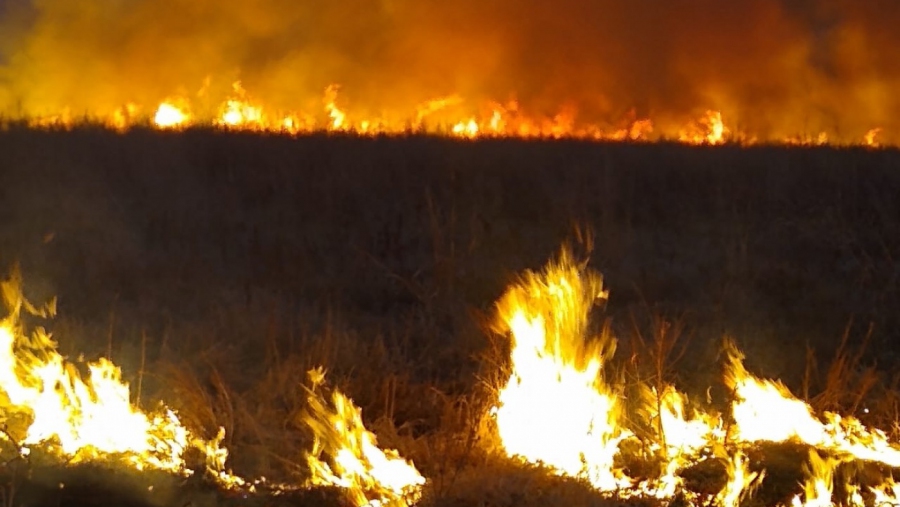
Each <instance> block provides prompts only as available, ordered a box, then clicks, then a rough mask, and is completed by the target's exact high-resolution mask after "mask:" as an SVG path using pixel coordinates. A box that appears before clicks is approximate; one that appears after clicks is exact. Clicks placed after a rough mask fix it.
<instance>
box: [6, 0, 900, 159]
mask: <svg viewBox="0 0 900 507" xmlns="http://www.w3.org/2000/svg"><path fill="white" fill-rule="evenodd" d="M0 8H2V10H3V15H2V16H3V18H2V23H3V25H2V26H0V33H2V35H0V54H2V56H0V58H2V60H0V63H2V66H0V109H2V110H3V111H5V113H6V115H8V116H32V117H44V116H54V115H68V116H70V117H72V118H78V117H84V116H95V117H104V118H105V117H109V116H112V115H113V114H114V112H115V111H117V110H124V109H123V108H126V106H128V105H131V106H132V108H131V109H130V111H133V112H134V114H136V115H143V117H145V118H150V119H152V118H153V115H154V114H155V112H156V111H157V108H158V106H159V104H160V103H162V102H163V101H167V100H171V99H173V98H178V99H179V100H185V101H188V102H189V103H190V111H189V112H190V114H192V115H194V117H196V118H206V119H208V120H209V121H215V119H216V118H219V117H220V115H221V105H222V104H223V103H224V102H225V101H226V100H228V99H229V97H230V94H232V92H233V90H234V88H233V84H234V83H235V82H237V81H240V83H241V86H242V87H243V89H244V90H246V91H247V93H248V94H249V95H251V96H252V97H254V99H255V100H257V101H258V102H259V103H260V104H261V105H264V106H265V108H266V110H268V111H273V114H275V113H274V112H278V114H283V115H285V116H286V115H287V114H288V113H289V112H295V111H303V112H306V113H308V114H309V115H312V116H314V117H315V118H316V120H317V121H319V122H320V123H327V122H328V121H330V118H334V116H333V115H331V116H330V115H329V111H327V110H325V109H323V90H325V89H326V88H327V87H328V86H329V85H332V84H336V85H339V87H340V88H339V92H340V93H339V96H338V101H337V107H339V108H341V109H342V110H346V111H348V114H349V115H350V116H351V117H355V118H363V117H365V118H376V119H378V120H379V121H384V122H389V123H394V124H396V123H398V122H415V121H416V120H417V111H419V112H420V114H419V116H421V111H422V105H423V104H428V103H429V101H434V100H435V99H440V98H444V97H450V96H455V97H459V98H461V100H456V101H453V103H454V104H455V105H452V106H449V107H450V108H452V115H451V111H450V109H447V108H445V109H443V110H442V111H444V112H446V113H447V114H448V115H450V116H448V120H447V121H451V120H452V122H453V123H456V122H457V121H459V120H461V119H463V120H465V119H466V118H469V117H470V116H478V117H481V116H483V115H486V118H487V119H490V118H491V111H490V109H489V108H488V110H487V112H485V111H484V109H485V107H486V105H487V104H491V103H499V104H508V103H509V102H510V101H511V100H515V101H516V103H517V105H516V107H517V108H519V110H521V111H527V112H528V114H529V115H532V116H534V117H540V118H555V117H557V116H558V115H559V114H560V113H561V112H564V114H565V115H566V118H567V120H566V121H569V122H576V123H577V122H586V123H591V124H598V125H604V126H610V127H616V126H621V125H622V122H623V119H627V118H650V119H652V121H653V126H654V129H653V132H654V133H655V135H666V136H667V137H678V132H679V129H680V128H682V127H683V126H684V125H685V124H686V122H688V121H689V120H691V119H695V118H697V117H700V116H702V115H703V114H705V112H706V111H708V110H714V111H721V113H722V115H723V117H724V118H725V119H726V122H727V123H728V124H729V126H730V128H732V129H733V130H737V131H740V132H746V133H749V134H750V135H752V136H753V137H756V138H759V139H785V138H812V139H815V138H817V137H818V136H819V135H820V133H823V132H824V133H826V135H827V138H828V139H829V140H830V141H841V140H844V141H848V142H849V141H854V142H861V141H862V139H863V138H864V136H865V135H866V133H867V132H869V131H870V130H871V129H873V128H881V129H882V130H881V131H880V135H879V141H882V142H890V143H896V142H897V141H900V121H898V120H897V119H896V118H898V117H900V115H898V114H897V113H898V112H900V99H898V97H897V94H896V93H893V91H894V90H896V89H897V87H898V85H900V54H898V53H900V50H898V49H897V48H898V47H900V46H898V45H897V42H898V41H897V38H898V37H900V36H898V35H895V33H896V31H895V30H894V29H893V27H895V26H898V24H900V4H898V3H897V2H893V1H891V0H870V1H868V2H858V1H851V0H825V1H812V0H739V1H733V2H712V1H705V0H672V1H667V2H664V1H661V0H650V1H645V2H621V1H613V0H558V1H555V2H538V1H530V0H529V1H524V2H523V1H513V0H458V1H455V2H432V1H422V0H335V1H330V2H313V1H308V0H307V1H288V0H263V1H259V2H244V1H241V0H218V1H215V2H212V1H204V0H199V1H198V0H80V1H72V0H31V3H30V4H29V3H28V2H26V1H24V0H5V3H4V2H3V1H0ZM440 113H441V112H440V111H439V112H438V113H436V114H434V116H433V117H429V118H433V119H434V120H435V121H438V120H439V119H440V118H441V116H440ZM329 116H330V118H329ZM294 121H295V120H291V121H290V122H291V123H292V124H294ZM296 121H300V120H296ZM348 121H350V120H348ZM486 124H487V122H485V125H486ZM626 125H627V122H626ZM463 128H464V127H463ZM482 128H484V127H482Z"/></svg>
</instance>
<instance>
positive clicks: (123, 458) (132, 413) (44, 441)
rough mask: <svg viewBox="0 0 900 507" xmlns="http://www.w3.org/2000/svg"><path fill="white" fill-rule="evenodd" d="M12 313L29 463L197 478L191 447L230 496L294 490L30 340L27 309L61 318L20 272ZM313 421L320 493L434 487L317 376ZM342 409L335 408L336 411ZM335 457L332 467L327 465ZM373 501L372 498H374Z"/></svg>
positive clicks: (379, 498)
mask: <svg viewBox="0 0 900 507" xmlns="http://www.w3.org/2000/svg"><path fill="white" fill-rule="evenodd" d="M0 289H2V296H3V299H4V302H5V303H6V306H7V308H8V311H9V315H8V316H7V317H6V318H5V319H3V320H2V321H0V416H2V417H3V419H4V420H5V424H6V426H5V427H4V431H3V432H2V436H0V438H4V437H5V438H14V439H15V443H16V446H15V447H16V448H17V449H19V450H20V452H21V453H23V455H27V454H30V452H31V450H32V449H33V448H37V447H40V448H41V449H42V450H45V451H49V452H50V453H51V454H52V455H54V456H56V457H58V458H59V459H60V460H61V461H63V462H65V463H78V462H85V461H95V462H96V461H103V462H116V463H123V464H125V465H126V466H129V467H132V468H134V469H135V470H151V469H152V470H161V471H166V472H170V473H174V474H178V475H183V476H190V475H193V474H194V473H195V472H196V471H195V470H193V469H191V468H189V465H188V464H187V463H186V462H185V453H186V452H187V451H188V450H189V449H194V450H197V451H199V452H200V453H201V455H202V456H203V457H205V462H206V463H205V467H206V469H205V470H202V471H201V472H203V473H205V474H207V476H208V477H210V478H211V479H212V480H214V481H215V482H217V483H218V484H219V485H221V486H223V487H225V488H228V489H240V490H242V491H246V492H253V491H255V488H256V486H257V485H260V484H266V486H267V487H268V488H270V489H273V490H276V491H288V490H291V489H296V488H297V486H294V485H291V484H269V483H268V482H267V481H266V480H265V479H260V480H256V481H247V480H245V479H243V478H241V477H239V476H236V475H233V474H232V473H230V472H229V471H227V470H226V469H225V464H226V461H227V459H228V450H227V449H225V448H223V447H222V446H221V442H222V441H223V440H224V437H225V433H224V430H222V429H220V430H219V433H218V435H217V436H216V437H215V438H213V439H204V438H202V437H200V436H198V435H196V434H195V433H193V432H192V431H190V430H189V429H188V428H187V427H185V426H184V425H183V424H182V423H181V421H180V419H179V417H178V414H177V413H176V412H175V411H174V410H172V409H170V408H168V407H167V406H165V405H164V404H162V403H161V404H159V406H158V407H157V408H156V409H155V410H152V411H144V410H141V409H140V408H138V407H137V406H136V405H135V404H134V403H132V400H131V390H130V388H129V385H128V383H127V382H125V381H123V380H122V373H121V370H120V369H119V367H117V366H116V365H115V364H113V363H112V362H111V361H109V360H107V359H103V358H101V359H99V360H98V361H95V362H91V363H88V364H87V372H88V373H87V375H85V376H83V375H82V374H81V373H80V372H79V368H78V366H77V365H74V364H72V363H70V362H68V361H66V360H65V358H63V357H62V356H61V355H60V354H59V353H58V352H57V349H56V343H55V342H54V341H53V339H52V338H51V336H50V334H49V333H47V332H46V331H45V330H44V329H43V328H36V329H34V330H33V332H32V333H31V334H28V333H26V330H25V328H24V325H23V324H22V319H21V318H20V317H21V316H22V313H23V311H24V312H26V313H28V314H31V315H33V316H36V317H39V318H50V317H53V316H54V314H55V309H56V308H55V301H51V302H50V303H48V304H47V305H45V306H44V307H36V306H34V305H32V304H31V303H29V302H28V301H27V300H25V299H24V297H23V296H22V291H21V276H20V275H19V273H18V272H17V271H14V272H13V275H12V277H11V278H10V280H8V281H5V282H3V283H2V287H0ZM310 378H311V379H312V381H313V387H312V388H311V389H308V400H309V405H310V410H309V412H310V416H309V417H308V418H307V420H306V422H308V423H309V425H310V427H311V429H312V430H313V435H314V437H315V445H314V448H313V450H312V452H311V453H310V454H308V456H307V460H308V462H309V464H310V467H311V472H312V477H311V479H310V483H311V484H313V485H330V486H337V487H340V488H343V489H345V490H346V492H347V495H348V496H349V497H350V498H351V499H352V500H353V501H354V502H355V504H356V505H357V506H358V507H362V506H364V505H371V506H376V505H391V506H400V505H408V502H409V503H411V502H414V501H415V500H417V499H418V498H419V496H420V495H421V487H422V485H423V484H424V482H425V479H424V478H423V477H422V476H421V474H419V472H418V471H417V470H416V469H415V467H414V466H413V465H412V464H411V463H409V462H407V461H406V460H404V459H402V458H401V457H400V456H399V455H398V454H397V452H396V451H390V450H388V451H382V450H381V449H379V448H378V447H377V445H376V441H375V436H374V435H373V434H372V433H371V432H369V431H367V430H366V428H365V427H364V426H363V423H362V419H361V416H360V410H359V409H358V408H356V407H355V406H354V405H353V403H352V401H351V400H350V399H349V398H347V397H346V396H344V395H343V394H342V393H340V392H339V391H333V392H332V394H331V403H329V402H328V401H327V400H326V399H325V398H324V397H323V395H322V394H321V385H322V383H323V382H324V372H323V371H322V370H314V371H312V372H310ZM332 407H333V408H332ZM325 454H327V455H328V456H330V457H331V459H332V463H333V464H332V465H331V466H329V465H328V464H326V463H325V462H324V461H322V457H323V455H325ZM366 495H369V496H366Z"/></svg>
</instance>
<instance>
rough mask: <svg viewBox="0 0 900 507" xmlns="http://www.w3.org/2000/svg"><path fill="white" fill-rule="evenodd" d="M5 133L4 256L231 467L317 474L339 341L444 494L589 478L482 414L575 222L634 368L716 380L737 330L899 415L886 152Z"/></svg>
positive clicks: (558, 488)
mask: <svg viewBox="0 0 900 507" xmlns="http://www.w3.org/2000/svg"><path fill="white" fill-rule="evenodd" d="M0 154H2V155H0V189H2V191H3V196H4V197H3V206H2V207H0V266H3V267H6V266H11V265H12V264H13V263H15V262H19V263H20V264H21V267H22V271H23V274H24V277H25V290H26V294H27V295H28V296H29V297H30V298H31V299H34V300H41V299H46V298H48V297H51V296H54V295H55V296H58V297H59V314H60V316H59V318H57V319H56V320H55V322H54V323H53V324H52V330H53V331H54V333H55V336H56V337H57V339H58V340H59V342H60V343H59V345H60V349H61V351H63V352H64V353H66V354H68V355H70V356H71V357H77V356H78V355H79V354H82V353H83V354H84V355H85V356H86V357H89V358H93V357H97V356H99V355H108V356H111V357H112V359H113V360H114V361H115V362H116V363H117V364H120V365H121V366H122V367H123V369H124V371H125V376H126V377H127V378H128V379H129V380H130V381H131V382H132V384H133V385H136V386H138V396H139V397H140V400H141V401H142V402H143V403H149V402H150V401H151V400H153V399H158V398H164V399H166V400H168V401H169V403H171V404H172V405H173V406H175V407H176V408H178V409H179V410H180V411H181V413H182V414H183V415H184V419H185V420H186V422H188V423H189V424H190V425H192V426H193V427H195V428H200V429H202V430H203V431H205V432H207V433H210V434H214V433H215V429H216V428H217V427H219V426H223V427H225V429H226V431H227V435H228V436H227V439H226V441H225V444H226V445H227V446H228V447H229V448H230V449H231V451H232V456H233V458H232V462H231V466H232V467H233V468H234V470H235V472H238V473H241V474H246V475H248V476H259V475H265V476H266V477H270V478H276V479H278V480H285V481H291V480H301V479H302V478H304V476H305V474H307V473H308V472H307V471H306V470H305V469H304V466H305V465H304V463H303V461H302V457H301V453H302V450H303V449H305V448H307V447H308V445H309V435H307V434H306V433H305V430H304V428H303V427H302V425H300V424H299V423H298V414H300V413H301V412H302V410H303V407H304V404H305V395H304V393H303V392H302V390H301V389H300V388H299V386H300V385H301V384H302V383H303V382H304V381H305V375H306V372H307V370H308V369H309V368H310V367H312V366H315V365H319V364H321V365H324V366H325V367H326V368H327V369H328V372H329V378H330V379H331V382H332V383H333V384H334V385H336V386H338V387H339V388H341V389H342V390H344V391H345V392H346V393H347V394H348V395H349V396H350V397H352V398H353V400H354V401H356V403H357V404H358V405H360V406H361V407H362V409H363V415H364V417H365V419H366V421H367V423H368V424H369V426H370V427H371V428H373V429H374V431H375V432H376V433H377V434H378V437H379V440H380V442H381V443H383V444H384V445H386V446H388V447H393V448H397V449H398V450H399V451H400V452H401V454H403V455H404V456H406V457H408V458H411V459H412V460H413V461H414V462H415V463H416V465H417V466H418V467H419V469H420V470H421V471H422V473H423V474H424V475H425V476H426V477H428V478H429V479H431V481H432V482H431V484H430V486H429V489H428V492H427V494H426V499H425V501H426V502H428V503H429V504H432V505H476V504H480V505H531V504H534V505H539V504H541V505H555V504H559V505H562V504H579V505H585V504H589V503H593V502H599V501H600V500H598V499H594V498H593V497H592V496H591V494H590V492H589V491H587V489H586V488H585V487H584V486H583V485H581V484H580V483H577V482H574V481H565V480H555V481H554V482H553V485H552V487H548V486H547V485H546V483H547V481H548V480H549V479H547V476H546V474H545V473H543V472H542V471H539V470H534V469H531V468H528V467H523V466H520V465H514V464H511V463H508V462H506V461H503V460H497V459H496V458H495V457H492V456H491V454H490V453H489V452H486V451H485V445H481V444H482V442H481V441H480V438H481V437H480V433H479V431H478V429H479V426H480V424H481V423H482V422H483V421H481V419H482V417H483V413H484V409H485V403H487V401H486V400H488V399H489V397H490V393H489V392H488V391H489V389H486V388H485V383H486V382H485V381H487V384H490V379H492V378H494V377H496V375H497V374H498V369H499V368H500V367H501V365H500V363H502V360H499V359H498V358H500V357H502V350H503V346H504V342H503V337H502V336H497V335H496V334H495V333H493V332H492V331H491V327H492V326H491V325H492V323H493V321H494V306H493V305H494V303H495V302H496V300H497V299H498V297H499V296H500V295H501V294H502V293H503V291H504V288H505V287H506V286H507V285H508V284H509V283H510V282H511V281H512V280H514V279H515V278H516V277H517V276H518V275H519V274H520V273H521V272H522V271H523V270H525V269H535V268H539V267H541V266H542V265H543V264H544V262H545V261H546V260H547V259H548V258H551V257H552V256H554V255H555V254H556V253H557V252H558V251H559V248H560V246H561V245H563V244H564V243H569V244H572V245H574V246H575V249H576V251H577V252H579V253H580V254H581V255H583V256H585V257H586V258H589V260H590V265H591V266H592V267H593V268H594V269H597V270H599V271H600V272H601V273H602V274H603V275H604V282H605V286H606V288H607V289H608V290H609V291H610V299H609V302H608V304H607V305H606V308H605V316H606V317H608V318H609V319H610V324H611V326H612V329H613V331H614V334H615V335H616V337H617V338H618V340H619V349H618V353H617V355H616V358H615V365H616V366H615V367H616V368H618V369H619V370H620V371H623V372H631V373H630V374H631V375H633V377H630V378H632V380H633V381H638V380H644V381H646V380H648V379H652V378H654V376H659V375H664V376H665V379H666V380H667V381H672V382H675V383H676V385H678V386H679V387H680V388H681V389H683V390H685V391H687V392H689V393H692V394H696V395H699V396H701V397H702V396H703V393H704V392H705V390H706V388H707V387H708V386H711V385H716V384H717V383H718V382H719V381H718V379H719V377H720V374H721V365H720V363H719V361H718V357H717V354H718V351H719V345H720V343H721V340H722V338H723V336H726V335H728V336H732V337H734V339H735V340H736V341H737V343H738V344H739V345H740V347H741V348H742V349H743V350H744V351H745V352H746V354H747V365H748V368H749V369H751V370H752V371H754V372H755V373H757V374H759V375H761V376H766V377H772V378H779V379H782V380H783V381H784V382H785V383H786V384H787V385H788V386H790V387H791V388H792V389H793V390H794V392H795V393H798V394H800V395H802V396H805V397H806V398H807V399H809V400H810V401H811V402H812V403H813V405H814V406H816V407H817V408H819V409H832V410H840V411H842V412H844V413H855V414H856V415H858V416H860V417H862V418H863V419H864V420H866V421H867V422H870V423H873V424H877V425H879V426H880V427H883V428H885V429H887V430H892V429H893V424H894V422H895V421H897V420H898V411H900V397H898V393H900V391H898V390H897V389H896V387H897V386H896V382H897V381H898V380H900V377H897V376H895V374H894V371H895V370H896V368H897V365H898V364H900V345H897V344H898V343H900V317H898V313H897V311H896V310H897V308H898V307H900V200H898V199H897V198H896V197H897V196H898V195H900V152H898V151H896V150H866V149H862V148H855V149H850V148H844V149H838V148H829V147H815V148H812V147H810V148H786V147H766V146H754V147H739V146H721V147H688V146H682V145H677V144H591V143H584V142H574V141H564V140H561V141H519V140H501V139H497V140H481V141H477V142H466V141H457V140H450V139H441V138H433V137H417V136H414V137H408V138H355V137H341V136H334V135H331V136H324V135H323V136H309V137H302V138H297V139H293V138H288V137H278V136H269V135H257V134H250V133H225V132H215V131H209V130H189V131H186V132H182V133H164V132H155V131H150V130H133V131H131V132H129V133H127V134H117V133H114V132H109V131H105V130H102V129H92V128H79V129H75V130H74V131H70V132H47V131H33V130H27V129H19V128H16V127H11V128H9V129H7V130H5V131H3V132H0ZM660 341H663V342H667V343H674V344H675V346H674V347H673V348H672V353H671V354H669V355H668V356H666V357H662V358H659V357H657V356H658V355H657V356H654V354H655V349H654V346H653V343H656V342H660ZM857 351H859V353H858V354H857ZM836 357H837V358H838V359H839V361H835V360H834V359H835V358H836ZM657 359H660V361H657ZM658 364H663V366H664V367H662V368H657V365H658ZM790 484H796V480H795V478H793V477H792V478H791V480H790ZM482 502H484V503H482Z"/></svg>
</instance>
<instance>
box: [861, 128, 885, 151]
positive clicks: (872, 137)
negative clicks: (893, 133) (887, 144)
mask: <svg viewBox="0 0 900 507" xmlns="http://www.w3.org/2000/svg"><path fill="white" fill-rule="evenodd" d="M879 134H881V128H874V129H871V130H869V131H868V132H866V135H865V136H863V143H864V144H865V145H866V146H869V147H872V148H877V147H879V146H881V143H879V142H878V135H879Z"/></svg>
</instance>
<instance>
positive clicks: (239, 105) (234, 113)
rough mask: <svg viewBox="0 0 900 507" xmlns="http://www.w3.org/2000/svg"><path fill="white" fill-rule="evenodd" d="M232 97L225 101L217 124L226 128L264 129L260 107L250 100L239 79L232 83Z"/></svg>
mask: <svg viewBox="0 0 900 507" xmlns="http://www.w3.org/2000/svg"><path fill="white" fill-rule="evenodd" d="M232 89H233V97H232V98H229V99H228V100H227V101H225V104H224V106H223V108H222V112H221V116H220V118H219V120H218V124H219V125H221V126H224V127H227V128H235V127H237V128H243V129H246V130H265V129H266V125H267V123H266V120H265V118H264V116H263V110H262V107H260V106H257V105H255V104H253V103H251V102H250V100H249V99H248V98H247V92H246V91H245V90H244V87H243V86H241V82H240V81H235V82H234V83H233V84H232Z"/></svg>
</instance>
